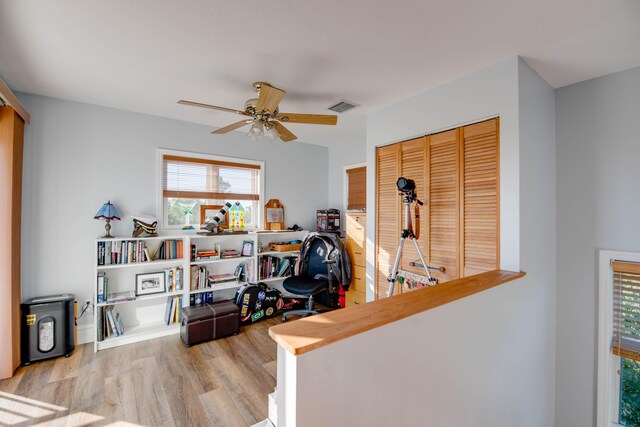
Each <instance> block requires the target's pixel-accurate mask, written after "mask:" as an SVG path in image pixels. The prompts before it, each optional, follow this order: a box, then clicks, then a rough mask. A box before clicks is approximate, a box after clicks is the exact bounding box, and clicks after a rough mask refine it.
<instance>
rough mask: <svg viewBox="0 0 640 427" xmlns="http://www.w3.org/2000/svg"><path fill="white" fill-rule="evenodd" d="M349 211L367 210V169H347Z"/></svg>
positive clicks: (363, 167)
mask: <svg viewBox="0 0 640 427" xmlns="http://www.w3.org/2000/svg"><path fill="white" fill-rule="evenodd" d="M347 189H348V190H347V209H349V210H356V209H366V208H367V168H366V167H365V166H362V167H357V168H352V169H347Z"/></svg>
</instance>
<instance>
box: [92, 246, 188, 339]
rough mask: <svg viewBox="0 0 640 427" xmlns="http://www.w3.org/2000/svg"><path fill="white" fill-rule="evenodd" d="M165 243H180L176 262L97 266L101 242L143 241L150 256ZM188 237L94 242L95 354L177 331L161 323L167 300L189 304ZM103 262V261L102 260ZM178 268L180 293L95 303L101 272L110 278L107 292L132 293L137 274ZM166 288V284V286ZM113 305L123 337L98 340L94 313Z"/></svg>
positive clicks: (95, 318)
mask: <svg viewBox="0 0 640 427" xmlns="http://www.w3.org/2000/svg"><path fill="white" fill-rule="evenodd" d="M165 240H176V241H182V256H181V257H178V258H176V259H161V260H153V261H140V262H131V263H127V264H107V265H99V263H98V256H99V246H100V244H101V243H102V242H104V243H105V244H112V243H113V242H123V241H126V242H144V245H145V247H146V248H147V249H148V252H149V253H150V255H151V256H154V255H155V252H156V251H157V250H158V247H159V246H160V244H161V243H162V242H163V241H165ZM188 252H189V237H188V236H184V235H165V236H158V237H144V238H133V237H114V238H109V239H96V240H95V242H94V255H95V256H94V275H93V280H92V282H91V283H92V284H93V299H94V307H95V310H94V314H93V334H94V351H99V350H104V349H107V348H111V347H117V346H120V345H125V344H131V343H135V342H139V341H144V340H147V339H153V338H158V337H161V336H165V335H171V334H175V333H178V332H179V331H180V329H179V324H177V323H175V324H170V325H167V324H166V323H165V322H164V317H165V309H166V306H167V300H168V298H170V297H182V305H183V306H184V305H186V304H188V300H189V296H188V289H185V286H184V284H186V283H188V282H187V279H188V270H189V258H188ZM105 261H106V260H105ZM174 267H181V268H182V269H183V287H182V289H180V290H173V291H165V292H162V293H158V294H151V295H141V296H136V297H135V298H134V299H131V300H125V301H112V302H109V301H105V302H100V303H98V300H97V276H98V274H99V273H104V274H105V275H106V276H107V278H108V279H109V289H108V292H109V293H114V292H125V291H134V294H135V286H136V274H142V273H157V272H161V271H164V270H165V269H168V268H174ZM165 286H168V284H165ZM107 306H113V307H114V308H115V310H117V312H118V313H119V314H120V319H121V321H122V324H123V327H124V334H123V335H120V336H110V337H105V338H104V339H103V340H102V341H98V338H99V336H98V316H97V311H98V310H103V309H104V307H107Z"/></svg>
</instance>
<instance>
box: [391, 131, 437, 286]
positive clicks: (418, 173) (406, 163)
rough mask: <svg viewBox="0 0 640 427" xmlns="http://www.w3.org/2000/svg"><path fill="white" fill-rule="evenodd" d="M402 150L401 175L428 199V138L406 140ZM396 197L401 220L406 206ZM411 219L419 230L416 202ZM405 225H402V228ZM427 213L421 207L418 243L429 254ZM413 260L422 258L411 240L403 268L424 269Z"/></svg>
mask: <svg viewBox="0 0 640 427" xmlns="http://www.w3.org/2000/svg"><path fill="white" fill-rule="evenodd" d="M400 145H401V147H400V151H401V161H400V164H401V171H402V172H401V173H400V176H402V177H404V178H408V179H412V180H414V181H415V182H416V190H417V193H418V198H419V199H421V200H423V201H426V200H427V195H428V193H427V190H426V179H425V177H426V169H427V153H426V138H425V137H422V138H417V139H413V140H411V141H405V142H403V143H401V144H400ZM396 198H397V199H398V200H399V201H400V203H399V204H400V213H399V214H398V218H399V220H400V221H402V220H403V218H404V206H402V201H401V197H400V196H399V195H398V192H397V191H396ZM410 213H411V221H412V223H413V227H414V231H417V230H418V228H417V227H416V226H417V224H416V217H415V204H413V205H411V210H410ZM403 226H404V224H403V225H401V226H400V228H402V227H403ZM427 226H428V224H427V215H426V207H425V206H423V207H421V208H420V224H419V230H420V235H419V236H418V237H419V238H418V244H419V245H420V250H421V251H422V254H423V255H426V254H427V247H428V245H427V241H428V236H429V233H428V230H427ZM412 261H417V262H419V261H420V259H419V257H418V252H417V251H416V249H415V246H414V245H413V243H412V242H411V241H410V240H408V239H407V240H406V241H405V245H404V251H403V253H402V263H401V268H402V269H404V270H408V271H412V272H415V273H418V274H420V272H421V271H422V272H423V273H424V270H423V269H422V268H416V267H411V266H410V265H409V264H410V263H411V262H412ZM397 287H398V288H400V289H401V292H406V289H402V286H397Z"/></svg>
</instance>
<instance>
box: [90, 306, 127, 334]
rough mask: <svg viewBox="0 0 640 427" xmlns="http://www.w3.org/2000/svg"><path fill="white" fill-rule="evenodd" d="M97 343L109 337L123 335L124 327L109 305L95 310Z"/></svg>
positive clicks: (118, 314) (116, 313)
mask: <svg viewBox="0 0 640 427" xmlns="http://www.w3.org/2000/svg"><path fill="white" fill-rule="evenodd" d="M97 323H98V341H103V340H105V339H106V338H109V337H118V336H121V335H124V326H123V325H122V319H121V318H120V313H118V312H117V311H116V310H115V308H114V307H113V306H111V305H107V306H104V307H99V308H98V310H97Z"/></svg>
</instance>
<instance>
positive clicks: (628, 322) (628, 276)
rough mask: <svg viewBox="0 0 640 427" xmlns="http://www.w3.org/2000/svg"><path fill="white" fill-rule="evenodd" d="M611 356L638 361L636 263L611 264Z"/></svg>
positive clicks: (639, 283)
mask: <svg viewBox="0 0 640 427" xmlns="http://www.w3.org/2000/svg"><path fill="white" fill-rule="evenodd" d="M611 267H612V270H613V342H612V344H611V351H612V352H613V354H615V355H618V356H621V357H626V358H627V359H633V360H640V263H633V262H626V261H613V262H612V263H611Z"/></svg>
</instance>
